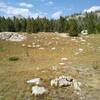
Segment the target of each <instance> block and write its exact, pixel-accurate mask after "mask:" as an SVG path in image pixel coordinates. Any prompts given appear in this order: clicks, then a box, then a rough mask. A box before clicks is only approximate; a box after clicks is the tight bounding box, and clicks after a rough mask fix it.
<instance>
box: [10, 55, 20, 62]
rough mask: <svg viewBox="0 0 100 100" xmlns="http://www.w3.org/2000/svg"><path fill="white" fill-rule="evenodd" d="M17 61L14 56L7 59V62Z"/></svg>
mask: <svg viewBox="0 0 100 100" xmlns="http://www.w3.org/2000/svg"><path fill="white" fill-rule="evenodd" d="M17 60H19V58H18V57H16V56H11V57H9V61H17Z"/></svg>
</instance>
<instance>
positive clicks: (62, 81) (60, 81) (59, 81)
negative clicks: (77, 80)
mask: <svg viewBox="0 0 100 100" xmlns="http://www.w3.org/2000/svg"><path fill="white" fill-rule="evenodd" d="M72 80H73V79H72V78H71V77H66V76H64V75H62V76H60V77H58V78H56V79H53V80H51V86H56V87H57V86H58V87H63V86H70V85H71V84H72Z"/></svg>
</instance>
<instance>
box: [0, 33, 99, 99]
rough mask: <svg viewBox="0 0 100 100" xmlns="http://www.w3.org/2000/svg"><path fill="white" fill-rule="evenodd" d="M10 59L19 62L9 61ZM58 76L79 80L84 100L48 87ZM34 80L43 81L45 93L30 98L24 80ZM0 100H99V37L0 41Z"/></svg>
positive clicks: (39, 36) (31, 36)
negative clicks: (13, 58) (68, 76)
mask: <svg viewBox="0 0 100 100" xmlns="http://www.w3.org/2000/svg"><path fill="white" fill-rule="evenodd" d="M23 44H24V46H22V45H23ZM33 44H37V45H39V47H36V48H35V47H34V48H33V47H31V46H32V45H33ZM25 45H26V46H25ZM27 46H28V47H27ZM12 56H16V57H19V60H18V61H9V57H12ZM61 58H67V59H68V60H66V61H62V60H61ZM60 63H64V65H61V64H60ZM54 66H56V69H53V68H54ZM59 75H66V76H67V75H70V76H72V77H74V78H76V79H77V80H79V81H80V82H81V83H82V87H81V89H82V90H81V91H82V95H83V98H78V97H77V95H75V94H74V93H73V90H72V89H70V88H66V87H64V88H52V87H50V80H51V79H53V78H56V77H58V76H59ZM33 77H40V78H42V79H43V81H44V86H46V87H47V88H48V90H49V93H48V94H46V95H43V96H39V97H35V96H33V95H31V86H29V85H28V84H27V83H26V81H27V80H30V79H32V78H33ZM0 100H100V34H94V35H88V36H80V37H77V38H73V37H69V36H65V37H63V36H60V35H58V34H55V33H50V34H48V33H39V34H29V35H28V38H27V39H26V40H25V41H22V42H11V41H3V40H0Z"/></svg>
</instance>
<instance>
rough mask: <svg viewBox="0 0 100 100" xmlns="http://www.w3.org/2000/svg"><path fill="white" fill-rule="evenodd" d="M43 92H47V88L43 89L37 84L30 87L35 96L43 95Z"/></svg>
mask: <svg viewBox="0 0 100 100" xmlns="http://www.w3.org/2000/svg"><path fill="white" fill-rule="evenodd" d="M45 93H47V89H45V88H44V87H39V86H33V87H32V94H34V95H35V96H38V95H43V94H45Z"/></svg>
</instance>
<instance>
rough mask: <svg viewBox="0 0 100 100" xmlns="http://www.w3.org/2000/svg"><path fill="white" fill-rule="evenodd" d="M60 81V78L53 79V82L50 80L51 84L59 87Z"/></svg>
mask: <svg viewBox="0 0 100 100" xmlns="http://www.w3.org/2000/svg"><path fill="white" fill-rule="evenodd" d="M58 81H59V80H58V78H56V79H53V80H51V82H50V84H51V86H55V87H57V86H58Z"/></svg>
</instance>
